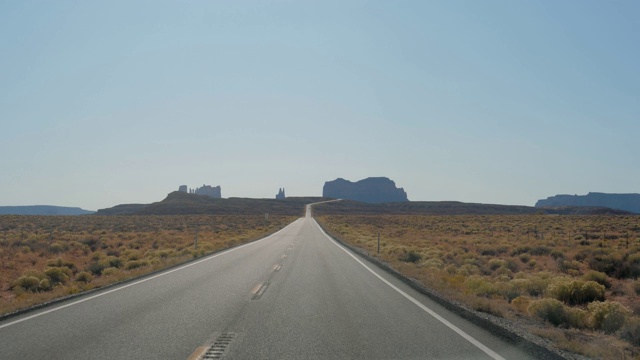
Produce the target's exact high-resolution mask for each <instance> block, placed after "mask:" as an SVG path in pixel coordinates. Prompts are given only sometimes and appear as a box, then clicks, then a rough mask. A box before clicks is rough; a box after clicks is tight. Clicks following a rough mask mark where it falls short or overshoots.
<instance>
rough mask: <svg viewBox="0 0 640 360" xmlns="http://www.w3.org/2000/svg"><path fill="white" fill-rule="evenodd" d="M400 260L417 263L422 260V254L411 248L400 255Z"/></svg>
mask: <svg viewBox="0 0 640 360" xmlns="http://www.w3.org/2000/svg"><path fill="white" fill-rule="evenodd" d="M398 260H400V261H404V262H412V263H417V262H419V261H420V260H422V255H421V254H420V253H419V252H417V251H415V250H409V251H407V252H406V253H404V254H402V255H400V257H398Z"/></svg>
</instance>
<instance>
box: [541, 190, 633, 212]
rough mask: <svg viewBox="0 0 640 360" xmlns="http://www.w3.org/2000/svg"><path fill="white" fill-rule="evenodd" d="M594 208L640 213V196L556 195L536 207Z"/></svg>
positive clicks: (603, 194)
mask: <svg viewBox="0 0 640 360" xmlns="http://www.w3.org/2000/svg"><path fill="white" fill-rule="evenodd" d="M558 206H592V207H608V208H611V209H618V210H626V211H630V212H634V213H640V194H605V193H594V192H590V193H588V194H587V195H556V196H551V197H548V198H546V199H545V200H538V202H537V203H536V207H538V208H539V207H558Z"/></svg>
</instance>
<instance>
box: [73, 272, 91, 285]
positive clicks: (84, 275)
mask: <svg viewBox="0 0 640 360" xmlns="http://www.w3.org/2000/svg"><path fill="white" fill-rule="evenodd" d="M91 280H93V275H91V273H90V272H87V271H80V272H79V273H78V274H76V281H79V282H83V283H88V282H90V281H91Z"/></svg>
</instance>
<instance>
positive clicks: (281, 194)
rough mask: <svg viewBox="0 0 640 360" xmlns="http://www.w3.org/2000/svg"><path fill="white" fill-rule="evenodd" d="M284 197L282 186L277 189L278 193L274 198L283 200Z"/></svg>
mask: <svg viewBox="0 0 640 360" xmlns="http://www.w3.org/2000/svg"><path fill="white" fill-rule="evenodd" d="M285 198H286V196H285V194H284V188H282V189H280V191H278V194H277V195H276V200H284V199H285Z"/></svg>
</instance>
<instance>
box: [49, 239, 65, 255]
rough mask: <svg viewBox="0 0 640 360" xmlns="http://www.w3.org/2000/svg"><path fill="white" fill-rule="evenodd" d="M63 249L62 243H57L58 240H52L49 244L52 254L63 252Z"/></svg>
mask: <svg viewBox="0 0 640 360" xmlns="http://www.w3.org/2000/svg"><path fill="white" fill-rule="evenodd" d="M64 250H65V249H64V245H62V244H60V243H58V242H54V243H52V244H51V245H49V251H51V252H52V253H54V254H58V253H61V252H63V251H64Z"/></svg>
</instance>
